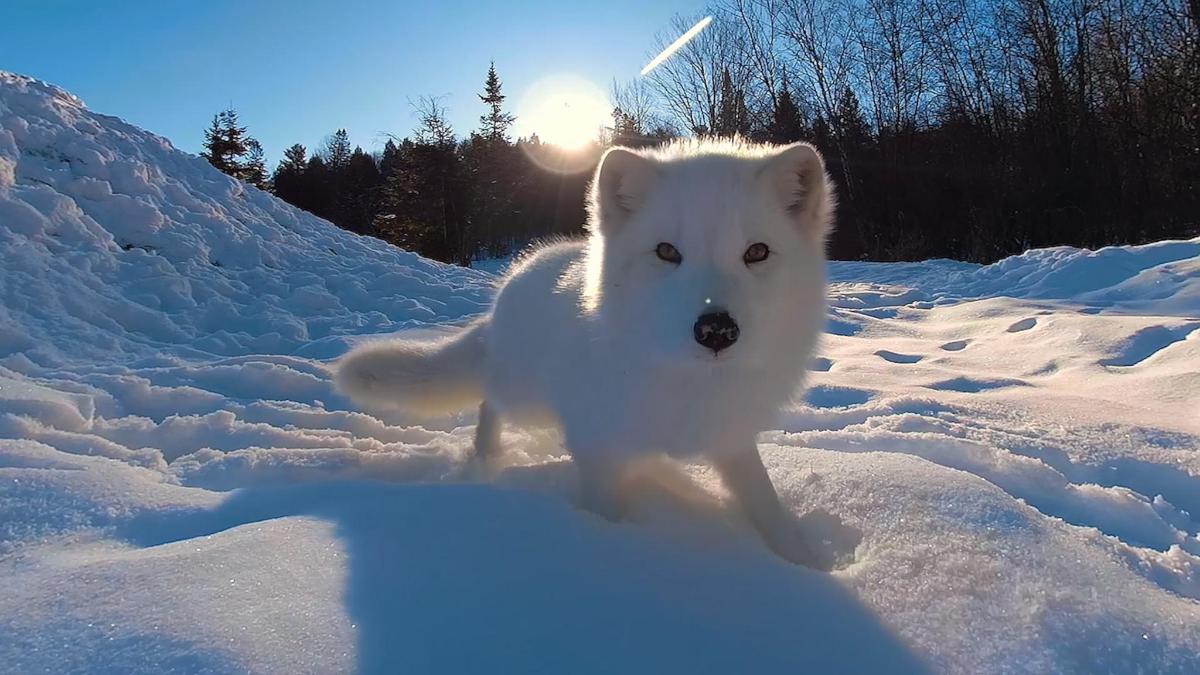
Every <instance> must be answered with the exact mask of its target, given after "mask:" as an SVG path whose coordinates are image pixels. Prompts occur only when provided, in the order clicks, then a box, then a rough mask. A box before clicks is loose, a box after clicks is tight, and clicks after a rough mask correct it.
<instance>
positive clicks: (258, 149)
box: [238, 138, 267, 190]
mask: <svg viewBox="0 0 1200 675" xmlns="http://www.w3.org/2000/svg"><path fill="white" fill-rule="evenodd" d="M239 174H240V175H239V176H238V177H239V178H241V179H242V180H244V181H246V182H247V183H249V184H251V185H253V186H254V187H256V188H258V189H260V190H265V189H267V163H266V160H265V159H264V158H263V148H262V144H261V143H259V142H258V141H257V140H255V139H253V138H250V139H247V140H246V158H245V159H244V160H243V161H242V165H241V167H240V170H239Z"/></svg>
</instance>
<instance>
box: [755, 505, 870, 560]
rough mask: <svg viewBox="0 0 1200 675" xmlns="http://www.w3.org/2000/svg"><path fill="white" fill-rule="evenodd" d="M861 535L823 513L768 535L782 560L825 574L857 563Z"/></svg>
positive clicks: (852, 528)
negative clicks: (855, 558) (855, 561)
mask: <svg viewBox="0 0 1200 675" xmlns="http://www.w3.org/2000/svg"><path fill="white" fill-rule="evenodd" d="M861 541H862V532H860V531H859V530H858V529H857V528H854V527H851V526H849V525H846V524H845V523H843V522H842V521H841V519H840V518H838V517H837V516H835V515H833V514H831V513H829V512H827V511H823V510H820V509H818V510H815V511H810V512H809V513H806V514H804V515H803V516H802V517H800V518H797V519H789V520H788V521H787V522H786V523H784V524H783V525H782V526H780V527H779V528H778V529H777V531H776V532H773V533H771V534H769V535H768V536H767V544H768V545H769V546H770V547H771V549H772V550H774V551H775V553H776V554H778V555H779V556H780V557H782V558H783V559H785V560H787V561H788V562H792V563H795V564H797V565H804V566H805V567H811V568H813V569H816V570H821V571H823V572H829V571H832V570H835V569H841V568H843V567H846V566H847V565H849V564H850V563H852V562H854V549H855V548H857V547H858V544H859V543H860V542H861Z"/></svg>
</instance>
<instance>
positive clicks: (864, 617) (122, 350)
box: [0, 74, 1200, 673]
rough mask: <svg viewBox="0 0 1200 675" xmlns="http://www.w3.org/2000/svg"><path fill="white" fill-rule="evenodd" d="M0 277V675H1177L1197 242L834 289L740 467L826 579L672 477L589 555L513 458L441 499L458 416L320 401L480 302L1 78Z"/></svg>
mask: <svg viewBox="0 0 1200 675" xmlns="http://www.w3.org/2000/svg"><path fill="white" fill-rule="evenodd" d="M0 260H2V267H0V299H2V302H0V583H2V584H3V587H4V588H5V589H6V590H5V592H4V593H0V664H3V666H0V670H4V671H5V672H14V673H25V672H42V671H52V672H114V673H116V672H120V673H131V672H147V673H151V672H165V671H173V672H217V673H223V672H231V673H232V672H262V673H269V672H301V671H303V672H344V671H348V670H355V669H357V670H359V671H362V672H395V671H398V670H401V669H402V670H404V671H405V672H460V671H461V672H480V671H484V670H495V669H497V668H498V667H500V666H505V667H506V669H507V670H511V671H513V672H714V673H715V672H773V671H776V670H778V671H785V670H786V671H811V672H833V671H837V672H881V671H885V670H886V671H888V672H926V671H934V672H962V673H978V672H1031V673H1045V672H1112V673H1127V672H1178V673H1187V672H1197V671H1200V538H1198V537H1197V534H1198V532H1200V368H1198V367H1197V364H1200V262H1198V261H1200V240H1192V241H1183V242H1163V243H1159V244H1153V245H1149V246H1141V247H1116V248H1108V249H1103V250H1100V251H1084V250H1078V249H1071V248H1058V249H1048V250H1041V251H1030V252H1028V253H1026V254H1024V255H1021V256H1016V257H1013V258H1010V259H1007V260H1004V261H1002V262H1000V263H997V264H995V265H990V266H986V267H979V266H974V265H967V264H963V263H953V262H949V261H930V262H925V263H907V264H886V265H885V264H868V263H834V264H833V265H832V266H831V276H832V278H833V279H834V281H835V284H834V288H833V294H832V295H833V297H832V307H831V314H830V322H829V329H828V333H829V334H828V335H827V336H826V340H825V342H824V345H823V349H822V350H821V352H820V358H818V359H816V360H815V361H814V363H813V366H812V368H813V370H814V371H815V372H814V373H813V378H812V379H813V386H812V388H811V390H810V391H809V392H808V393H807V395H806V399H805V400H806V404H804V405H800V406H798V407H797V408H796V409H795V410H790V411H787V412H786V413H785V414H784V415H782V416H781V419H780V421H779V429H778V430H777V431H773V432H769V433H767V434H764V436H763V438H762V439H761V440H762V443H763V446H762V447H763V451H764V456H765V459H766V462H767V464H768V466H769V468H770V470H771V472H772V474H773V476H774V478H775V481H776V483H777V484H778V485H779V487H780V491H781V493H782V497H783V498H784V500H785V501H786V502H787V503H788V504H789V506H791V507H792V508H794V509H796V510H797V511H806V510H808V509H811V508H814V507H817V506H820V507H822V508H825V509H827V510H829V511H831V512H834V513H835V514H837V515H838V516H840V517H841V518H842V519H844V520H845V521H846V522H848V523H849V524H851V525H853V526H855V527H857V528H858V529H860V530H861V531H862V532H863V536H864V538H863V543H862V545H861V546H860V547H859V549H858V551H857V562H855V563H854V564H853V565H851V566H850V567H849V568H847V569H845V570H842V571H839V572H837V573H835V574H832V575H825V574H819V573H815V572H811V571H808V570H804V569H799V568H796V567H793V566H791V565H788V564H786V563H784V562H783V561H781V560H779V559H778V558H776V557H774V556H772V555H771V554H770V553H769V552H768V551H767V550H766V549H765V548H763V547H762V545H761V544H760V543H759V542H758V540H757V539H756V537H755V536H754V535H753V533H752V532H751V531H750V530H749V529H748V527H747V526H746V525H745V524H744V523H741V522H739V521H738V519H737V517H736V516H735V515H734V512H733V511H732V510H731V509H728V508H726V506H725V504H724V503H723V501H722V496H721V494H720V491H719V490H717V489H716V487H715V480H714V479H713V477H712V476H711V474H710V473H709V472H708V471H707V470H706V469H705V468H704V467H682V468H676V467H670V466H665V467H661V468H660V469H659V470H658V471H657V472H656V474H655V478H654V479H653V480H648V481H647V482H646V485H645V486H644V487H643V489H642V490H641V491H640V492H639V497H638V499H637V508H636V513H637V517H636V519H635V520H634V522H630V523H621V524H612V523H608V522H606V521H603V520H600V519H597V518H596V517H594V516H591V515H590V514H587V513H584V512H580V511H578V510H576V509H575V508H573V506H572V495H571V489H572V488H571V485H572V480H571V479H572V475H571V467H570V463H569V462H567V461H565V460H564V459H563V458H562V451H561V448H560V446H559V444H558V440H557V439H556V438H555V437H554V435H553V434H550V433H546V432H539V431H522V430H512V431H511V432H509V435H510V436H511V438H509V439H507V441H506V443H507V445H509V446H510V447H513V448H514V449H515V461H516V465H515V466H513V467H511V468H510V469H509V470H507V471H506V472H505V473H504V474H503V475H502V476H501V477H500V478H499V479H498V481H497V483H496V484H495V485H480V484H471V483H464V482H459V481H456V480H454V478H453V477H454V476H455V475H456V470H457V467H458V465H459V463H460V461H461V457H462V456H463V453H464V452H465V450H466V448H467V447H469V444H470V437H471V431H472V430H471V424H473V419H472V418H471V417H470V413H464V414H463V415H460V416H456V417H451V418H443V419H434V420H419V419H404V418H401V417H396V416H394V415H390V414H385V413H372V414H367V413H362V412H356V411H352V410H350V409H348V404H347V402H346V401H345V400H343V399H341V398H340V397H339V396H338V395H337V394H336V393H335V392H334V391H333V389H332V387H331V385H330V380H329V375H328V373H327V371H326V370H325V368H324V367H323V361H325V360H327V359H330V358H333V357H336V356H337V355H339V354H341V353H343V352H344V351H345V350H346V349H347V348H348V347H349V345H350V344H351V343H352V342H353V341H354V340H356V339H359V338H360V337H362V336H370V335H376V334H382V333H391V332H395V331H399V330H430V331H440V330H445V329H446V326H447V325H449V324H454V323H459V322H462V321H465V320H466V319H468V318H469V317H470V316H471V315H473V314H475V313H478V312H480V311H482V310H483V309H484V308H485V306H486V303H487V301H488V298H489V296H490V293H491V285H492V279H493V277H491V276H490V275H487V274H483V273H479V272H473V271H470V270H464V269H459V268H452V267H447V266H444V265H441V264H438V263H434V262H431V261H428V260H424V259H422V258H420V257H418V256H416V255H413V254H411V253H406V252H403V251H399V250H397V249H395V248H392V247H390V246H388V245H386V244H383V243H382V242H379V241H376V240H373V239H369V238H362V237H357V236H354V235H351V234H349V233H346V232H343V231H340V230H338V229H337V228H335V227H334V226H332V225H331V224H329V223H327V222H324V221H322V220H319V219H317V218H315V217H313V216H310V215H308V214H305V213H302V212H300V211H298V210H296V209H293V208H291V207H289V206H287V205H285V204H283V203H281V202H279V201H278V200H276V199H274V198H273V197H271V196H270V195H268V194H266V193H263V192H260V191H258V190H256V189H254V188H249V187H245V186H243V185H241V184H239V183H237V182H236V181H234V180H232V179H230V178H228V177H226V176H224V175H222V174H220V173H219V172H217V171H216V170H214V169H212V168H211V167H209V166H208V165H207V164H206V163H205V162H204V161H203V160H201V159H199V158H197V157H194V156H191V155H188V154H186V153H182V152H179V151H178V150H175V149H174V148H172V147H171V146H170V144H169V143H168V142H167V141H166V140H164V139H162V138H160V137H157V136H154V135H153V134H150V133H147V132H145V131H141V130H139V129H136V128H134V127H131V126H129V125H128V124H125V123H123V122H121V121H120V120H117V119H114V118H111V117H106V116H103V115H98V114H96V113H92V112H90V111H88V110H87V109H86V108H85V107H84V106H83V104H82V103H81V102H80V101H79V100H78V99H76V98H74V97H73V96H71V95H70V94H67V93H66V92H63V91H62V90H60V89H57V88H55V87H53V86H50V85H46V84H43V83H40V82H36V81H33V80H30V79H28V78H24V77H20V76H16V75H9V74H0ZM681 478H686V479H687V480H681Z"/></svg>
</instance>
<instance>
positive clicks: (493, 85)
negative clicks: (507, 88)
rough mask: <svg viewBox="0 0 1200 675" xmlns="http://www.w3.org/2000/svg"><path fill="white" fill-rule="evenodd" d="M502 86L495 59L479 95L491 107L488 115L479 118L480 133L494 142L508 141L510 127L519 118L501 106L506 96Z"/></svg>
mask: <svg viewBox="0 0 1200 675" xmlns="http://www.w3.org/2000/svg"><path fill="white" fill-rule="evenodd" d="M500 88H501V84H500V77H499V76H498V75H496V62H495V61H493V62H492V64H491V66H489V67H488V74H487V80H486V81H485V82H484V85H483V93H482V94H480V95H479V100H481V101H483V102H484V103H486V104H487V105H488V107H490V108H491V110H490V111H489V112H488V113H487V114H486V115H483V116H481V117H480V118H479V122H480V135H481V136H483V137H484V138H486V139H487V140H489V141H492V142H504V143H507V142H508V141H509V138H508V129H509V127H511V126H512V124H513V122H515V121H516V119H517V118H516V117H514V116H512V115H510V114H508V113H506V112H504V110H503V108H502V107H501V106H503V105H504V99H505V98H506V97H505V96H504V94H502V93H501V91H500Z"/></svg>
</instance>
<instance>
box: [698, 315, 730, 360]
mask: <svg viewBox="0 0 1200 675" xmlns="http://www.w3.org/2000/svg"><path fill="white" fill-rule="evenodd" d="M740 333H741V331H740V330H739V329H738V325H737V322H736V321H734V320H733V317H732V316H729V312H709V313H708V314H701V315H700V318H699V319H696V325H695V326H692V334H693V335H694V336H695V337H696V342H699V343H700V344H702V345H704V346H705V347H708V348H709V349H711V350H713V353H714V354H716V353H717V352H719V351H721V350H722V349H726V348H727V347H729V346H730V345H732V344H733V343H735V342H737V339H738V335H739V334H740Z"/></svg>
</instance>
